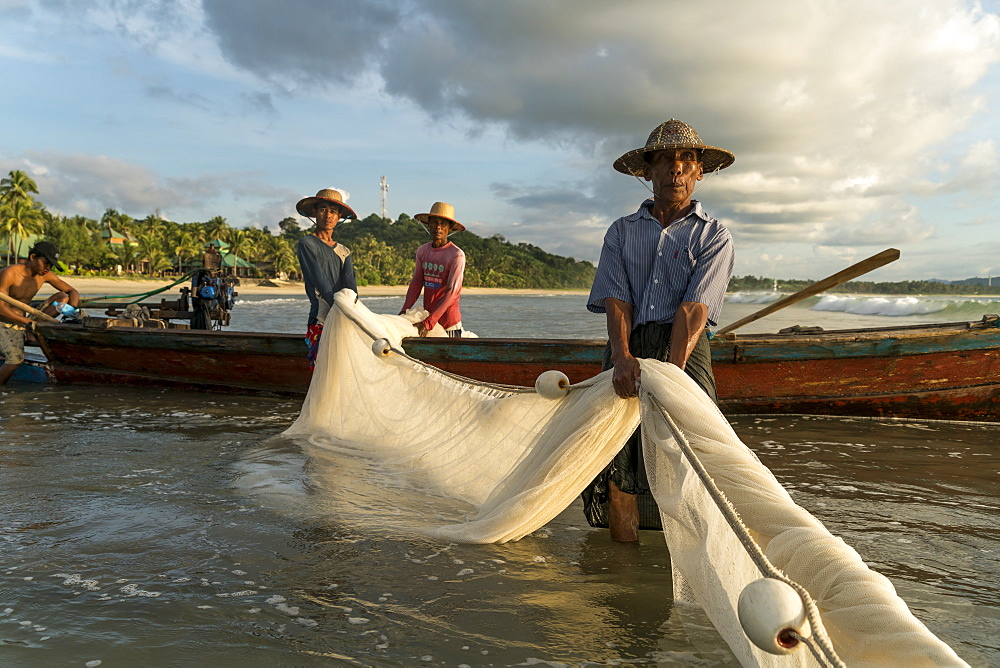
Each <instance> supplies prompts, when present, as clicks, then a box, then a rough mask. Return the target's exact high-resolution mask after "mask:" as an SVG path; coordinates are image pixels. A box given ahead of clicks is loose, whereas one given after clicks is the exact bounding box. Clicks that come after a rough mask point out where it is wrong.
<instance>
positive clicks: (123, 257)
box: [111, 242, 139, 272]
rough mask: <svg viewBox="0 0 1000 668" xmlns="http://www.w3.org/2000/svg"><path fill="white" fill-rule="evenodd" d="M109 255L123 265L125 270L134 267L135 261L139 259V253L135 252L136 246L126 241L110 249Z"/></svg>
mask: <svg viewBox="0 0 1000 668" xmlns="http://www.w3.org/2000/svg"><path fill="white" fill-rule="evenodd" d="M111 257H112V258H113V259H114V260H116V261H117V262H118V264H120V265H121V266H122V267H124V268H125V271H126V272H128V271H131V270H132V269H134V268H135V265H136V263H137V262H138V261H139V254H138V253H137V252H136V247H135V246H133V245H132V244H130V243H128V242H125V243H123V244H122V245H121V246H115V247H114V249H113V250H112V251H111Z"/></svg>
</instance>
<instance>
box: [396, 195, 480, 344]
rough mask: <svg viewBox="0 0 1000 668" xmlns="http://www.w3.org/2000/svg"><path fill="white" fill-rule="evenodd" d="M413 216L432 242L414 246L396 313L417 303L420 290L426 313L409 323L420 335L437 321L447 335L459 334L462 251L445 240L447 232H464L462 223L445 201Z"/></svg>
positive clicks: (456, 336) (460, 323)
mask: <svg viewBox="0 0 1000 668" xmlns="http://www.w3.org/2000/svg"><path fill="white" fill-rule="evenodd" d="M415 217H416V219H417V220H419V221H420V222H421V223H423V224H424V225H426V226H427V230H428V231H429V232H430V233H431V238H432V241H431V242H430V243H426V244H424V245H423V246H421V247H420V248H418V249H417V264H416V267H414V269H413V278H412V279H411V280H410V288H409V289H408V290H407V291H406V301H405V302H404V303H403V308H402V309H401V310H400V312H399V313H400V315H402V314H403V313H405V312H406V311H407V310H408V309H409V308H410V307H412V306H413V305H414V304H415V303H416V302H417V297H419V296H420V290H421V289H422V290H423V291H424V309H426V310H427V311H428V312H429V313H430V315H428V316H427V317H426V318H425V319H424V320H423V321H421V322H418V323H415V324H414V325H413V326H414V327H416V328H417V331H418V332H420V336H427V332H429V331H430V330H432V329H434V326H435V325H437V324H438V323H440V324H441V327H442V328H443V329H444V330H445V332H446V333H447V334H448V336H450V337H454V338H458V337H461V336H462V313H461V311H460V310H459V298H460V297H461V293H462V277H463V276H464V275H465V253H464V252H462V249H461V248H459V247H458V246H456V245H455V244H453V243H452V242H450V241H448V235H450V234H451V233H452V232H462V231H464V230H465V225H462V223H460V222H458V221H457V220H455V207H453V206H452V205H451V204H447V203H445V202H435V203H434V206H432V207H431V212H430V213H418V214H417V215H416V216H415Z"/></svg>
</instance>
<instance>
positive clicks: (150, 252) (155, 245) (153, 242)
mask: <svg viewBox="0 0 1000 668" xmlns="http://www.w3.org/2000/svg"><path fill="white" fill-rule="evenodd" d="M127 243H128V242H126V244H127ZM161 246H162V244H161V243H160V239H159V238H158V236H157V234H156V231H155V230H146V231H144V232H140V233H139V243H138V249H137V250H138V253H137V255H138V258H139V260H140V261H144V262H148V263H149V268H150V272H152V268H153V259H154V258H155V257H160V256H165V255H166V254H165V253H164V252H163V248H162V247H161Z"/></svg>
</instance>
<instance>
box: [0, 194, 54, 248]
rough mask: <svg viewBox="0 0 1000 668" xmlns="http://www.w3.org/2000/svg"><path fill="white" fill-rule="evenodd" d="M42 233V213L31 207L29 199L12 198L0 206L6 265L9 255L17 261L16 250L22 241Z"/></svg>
mask: <svg viewBox="0 0 1000 668" xmlns="http://www.w3.org/2000/svg"><path fill="white" fill-rule="evenodd" d="M44 231H45V228H44V221H43V218H42V212H41V211H39V210H38V209H36V208H35V207H34V206H33V205H32V201H31V198H30V197H28V198H21V197H14V198H12V199H11V200H10V201H9V202H3V203H2V204H0V232H3V233H4V234H5V235H6V237H7V264H10V256H11V254H14V255H15V258H14V260H15V262H16V261H17V257H16V254H17V248H18V246H20V245H21V240H22V239H24V238H25V237H27V236H30V235H32V234H41V233H42V232H44Z"/></svg>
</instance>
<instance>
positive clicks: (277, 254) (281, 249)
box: [263, 237, 299, 276]
mask: <svg viewBox="0 0 1000 668" xmlns="http://www.w3.org/2000/svg"><path fill="white" fill-rule="evenodd" d="M263 253H264V256H263V259H264V260H265V261H267V262H270V263H271V269H272V270H273V271H274V274H275V276H277V275H279V274H282V273H284V274H286V275H287V274H291V273H292V272H295V271H297V270H298V268H299V262H298V258H296V257H295V251H293V250H292V246H291V244H289V243H288V240H287V239H285V238H284V237H271V238H270V239H268V240H267V243H266V244H265V245H264V248H263Z"/></svg>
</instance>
